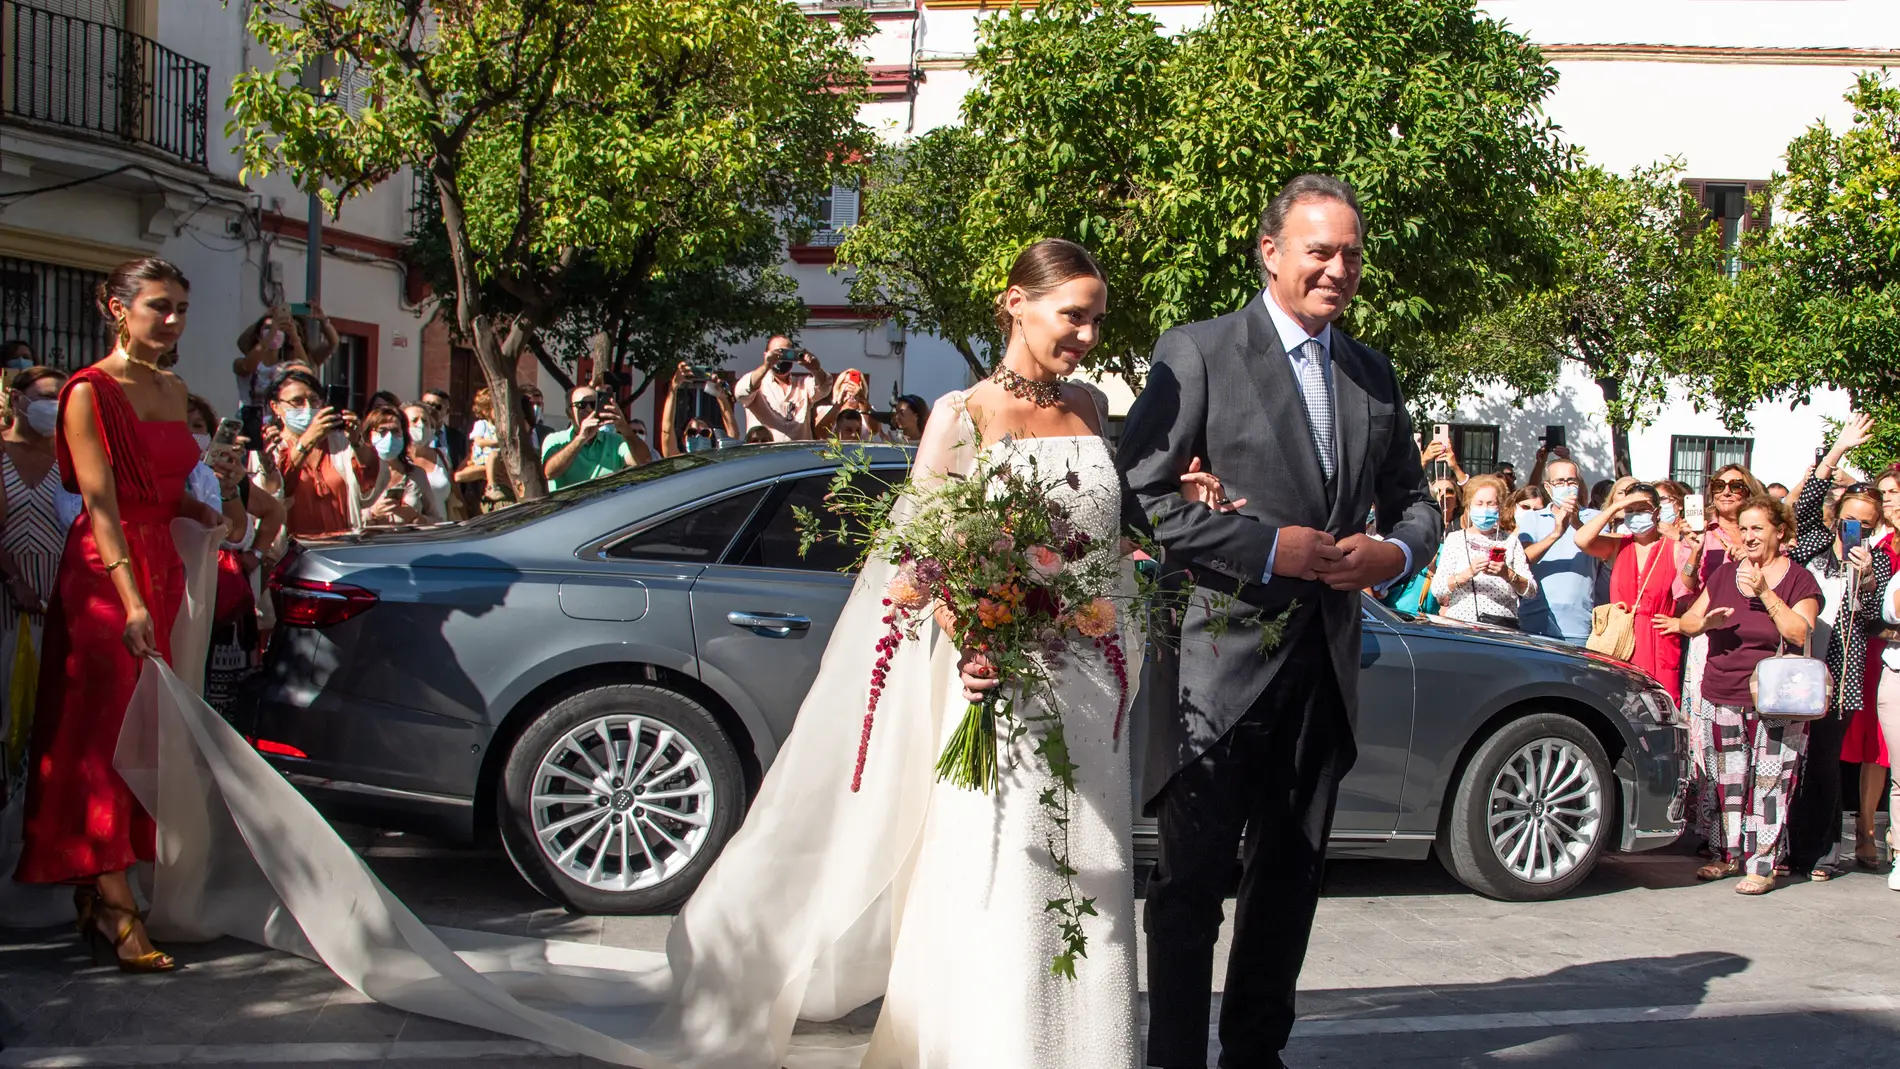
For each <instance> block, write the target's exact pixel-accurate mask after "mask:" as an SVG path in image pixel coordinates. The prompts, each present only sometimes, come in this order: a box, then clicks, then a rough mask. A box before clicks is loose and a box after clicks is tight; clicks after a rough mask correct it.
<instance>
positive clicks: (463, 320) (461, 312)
mask: <svg viewBox="0 0 1900 1069" xmlns="http://www.w3.org/2000/svg"><path fill="white" fill-rule="evenodd" d="M429 173H430V175H431V176H432V177H434V179H435V188H436V197H437V200H438V202H439V203H440V205H441V207H442V226H443V229H444V230H445V231H447V233H448V239H449V255H450V259H451V260H452V261H453V262H454V265H455V315H456V320H457V322H458V325H459V326H460V327H461V330H462V334H463V336H465V337H467V338H468V339H469V340H470V341H472V342H474V344H475V362H476V363H478V364H480V365H481V368H482V376H483V377H484V378H486V379H487V380H488V389H489V391H490V392H491V393H492V394H493V396H494V398H495V419H494V424H495V436H496V438H497V439H499V441H500V443H501V457H502V463H503V464H504V465H506V466H507V468H508V472H509V474H510V475H511V476H512V477H513V478H514V481H515V484H516V485H518V486H520V487H521V498H522V500H524V501H526V500H533V499H535V498H539V497H546V496H547V492H548V483H547V479H546V478H545V477H544V476H543V475H542V472H541V458H540V457H538V456H534V455H533V454H532V452H531V451H530V450H529V449H528V448H527V446H528V441H527V433H526V428H525V427H524V420H522V419H521V414H522V400H521V399H522V393H521V387H520V386H519V385H518V384H517V383H516V382H515V369H514V364H513V363H512V362H510V361H509V360H508V358H507V355H506V354H505V353H504V347H503V345H502V342H501V339H499V338H497V337H496V336H495V325H494V322H493V321H492V320H490V319H489V317H488V313H487V311H486V309H484V308H483V306H482V297H481V284H480V282H479V280H478V278H477V276H476V273H475V256H474V254H473V253H472V252H471V251H470V250H469V240H468V217H467V216H466V215H464V214H463V212H462V196H461V186H460V184H459V183H458V181H457V176H456V171H455V165H454V163H453V161H451V160H450V159H449V158H448V157H446V156H444V155H442V154H441V153H437V154H436V156H435V158H434V159H433V160H431V161H430V164H429ZM525 326H529V325H528V324H524V323H523V322H522V321H521V320H520V319H517V320H516V322H515V326H514V328H513V330H511V331H510V332H509V334H510V341H512V342H513V345H512V346H511V348H512V349H513V350H514V352H516V353H519V352H520V350H521V344H522V343H523V342H525V341H526V337H525V334H523V336H522V337H520V338H516V337H514V335H517V334H522V332H523V328H524V327H525Z"/></svg>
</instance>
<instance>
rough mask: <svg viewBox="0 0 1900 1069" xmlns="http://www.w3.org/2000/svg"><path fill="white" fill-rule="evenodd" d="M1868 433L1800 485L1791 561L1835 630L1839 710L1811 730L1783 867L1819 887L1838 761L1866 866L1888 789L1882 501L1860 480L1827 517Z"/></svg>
mask: <svg viewBox="0 0 1900 1069" xmlns="http://www.w3.org/2000/svg"><path fill="white" fill-rule="evenodd" d="M1873 431H1874V424H1873V421H1872V420H1871V419H1869V418H1867V417H1866V416H1855V417H1854V418H1853V419H1851V420H1849V421H1848V423H1847V425H1846V426H1845V427H1843V428H1842V429H1841V433H1840V436H1839V437H1838V438H1837V439H1835V442H1834V446H1833V448H1832V449H1830V450H1829V451H1828V453H1827V455H1826V456H1824V457H1822V459H1821V461H1820V463H1818V464H1816V465H1815V466H1814V470H1813V471H1812V472H1811V473H1810V474H1809V475H1808V479H1807V481H1806V482H1804V483H1802V484H1801V490H1800V493H1799V495H1798V496H1797V498H1796V500H1795V506H1794V516H1795V526H1796V528H1797V531H1798V534H1797V537H1796V540H1795V546H1794V550H1793V552H1792V553H1791V554H1790V556H1792V557H1793V558H1794V561H1795V563H1796V564H1800V565H1803V566H1804V567H1806V568H1807V569H1808V570H1809V571H1811V572H1813V573H1814V575H1815V578H1817V579H1819V580H1820V581H1821V583H1822V585H1823V588H1824V589H1825V590H1826V592H1827V594H1828V602H1829V604H1828V612H1829V613H1830V614H1832V617H1833V618H1832V619H1831V620H1826V622H1827V624H1829V625H1831V626H1824V627H1823V628H1822V631H1823V634H1824V635H1826V636H1827V649H1826V653H1825V655H1826V658H1827V667H1828V671H1830V672H1832V673H1833V674H1834V699H1835V706H1834V709H1833V711H1832V713H1831V714H1830V715H1829V716H1827V717H1826V718H1825V719H1822V720H1816V721H1813V722H1812V723H1810V724H1809V725H1808V752H1807V758H1806V760H1805V762H1804V766H1803V768H1802V774H1801V777H1800V779H1799V780H1798V782H1797V786H1796V790H1795V796H1794V800H1793V802H1792V809H1793V811H1792V812H1791V813H1790V814H1789V816H1788V819H1789V824H1790V828H1789V853H1788V862H1789V865H1790V867H1791V868H1793V869H1794V870H1796V871H1806V872H1808V874H1809V876H1810V877H1811V878H1812V879H1814V880H1816V881H1824V880H1829V879H1832V878H1834V877H1835V876H1838V875H1841V874H1842V866H1841V864H1840V862H1839V861H1838V860H1837V859H1836V857H1835V854H1836V852H1837V849H1838V848H1839V846H1840V845H1841V808H1842V807H1841V762H1843V761H1845V762H1849V763H1851V764H1856V765H1859V766H1860V772H1859V776H1860V807H1859V811H1858V813H1857V815H1856V819H1855V821H1854V861H1855V862H1856V863H1858V864H1859V865H1860V866H1861V867H1863V868H1867V869H1872V868H1873V867H1875V866H1876V865H1878V864H1879V862H1880V849H1879V847H1878V846H1877V845H1876V843H1875V841H1874V812H1875V811H1876V810H1877V809H1879V808H1880V795H1881V792H1882V791H1884V790H1885V789H1886V786H1887V770H1886V768H1885V765H1886V757H1887V755H1886V750H1885V747H1883V746H1882V745H1881V738H1880V709H1879V701H1878V687H1879V683H1880V676H1881V655H1882V653H1884V652H1885V649H1886V643H1885V642H1884V641H1883V640H1882V639H1881V635H1882V634H1883V632H1884V630H1885V624H1884V623H1883V622H1882V621H1881V618H1880V616H1881V614H1880V592H1881V591H1882V590H1884V589H1885V588H1886V586H1887V580H1889V579H1890V578H1892V577H1893V573H1894V564H1895V559H1894V557H1893V555H1892V554H1891V553H1890V552H1889V551H1888V550H1887V549H1886V548H1882V547H1879V546H1874V545H1873V543H1874V538H1875V534H1876V532H1877V531H1878V529H1879V526H1880V516H1881V500H1880V494H1879V492H1878V491H1877V490H1876V489H1875V488H1874V487H1873V486H1872V485H1870V484H1868V483H1864V482H1861V483H1854V484H1852V485H1849V486H1847V487H1844V488H1842V494H1841V497H1840V500H1839V501H1838V502H1837V503H1836V504H1835V505H1834V507H1833V508H1832V509H1831V510H1830V509H1828V507H1827V502H1828V497H1829V493H1830V491H1831V489H1832V488H1833V487H1834V484H1835V482H1836V479H1835V472H1836V471H1838V470H1839V468H1840V463H1841V461H1842V459H1843V458H1845V457H1846V456H1847V454H1848V453H1850V452H1852V451H1853V450H1855V449H1858V448H1860V447H1861V446H1863V445H1866V444H1867V443H1868V442H1869V441H1871V440H1872V439H1873ZM1887 544H1888V545H1891V542H1890V541H1889V543H1887ZM1870 547H1872V548H1870ZM1825 619H1826V617H1824V620H1825ZM1814 652H1815V653H1817V654H1819V653H1821V652H1822V651H1821V650H1819V649H1816V650H1815V651H1814Z"/></svg>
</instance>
